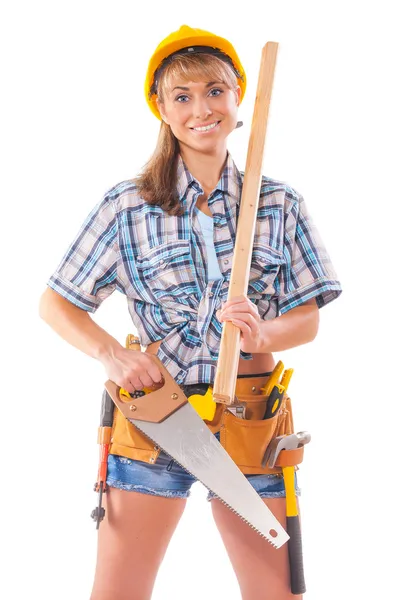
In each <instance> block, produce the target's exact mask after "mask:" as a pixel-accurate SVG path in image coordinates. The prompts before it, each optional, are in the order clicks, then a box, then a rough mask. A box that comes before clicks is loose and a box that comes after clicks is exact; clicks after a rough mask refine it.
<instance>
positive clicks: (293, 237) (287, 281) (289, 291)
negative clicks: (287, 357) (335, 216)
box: [278, 188, 342, 314]
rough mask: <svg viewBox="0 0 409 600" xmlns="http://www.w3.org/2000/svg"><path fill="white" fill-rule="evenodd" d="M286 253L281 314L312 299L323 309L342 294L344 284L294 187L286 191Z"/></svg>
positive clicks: (302, 200) (284, 252) (282, 266)
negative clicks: (342, 284)
mask: <svg viewBox="0 0 409 600" xmlns="http://www.w3.org/2000/svg"><path fill="white" fill-rule="evenodd" d="M283 255H284V261H283V264H282V265H281V267H280V272H279V289H280V291H279V298H278V309H279V313H280V314H283V313H285V312H287V311H288V310H291V309H292V308H295V307H296V306H299V305H300V304H303V303H304V302H306V301H307V300H309V299H311V298H315V300H316V302H317V305H318V308H321V307H323V306H325V304H328V303H329V302H331V301H332V300H335V298H338V296H339V295H340V294H341V292H342V288H341V284H340V282H339V281H338V277H337V274H336V272H335V269H334V267H333V265H332V263H331V259H330V257H329V255H328V252H327V250H326V248H325V246H324V244H323V241H322V239H321V236H320V234H319V232H318V230H317V228H316V226H315V224H314V222H313V220H312V218H311V216H310V215H309V213H308V210H307V206H306V204H305V201H304V198H303V197H302V196H301V195H300V194H298V193H297V192H296V191H295V190H294V189H292V188H288V189H287V192H286V201H285V227H284V243H283Z"/></svg>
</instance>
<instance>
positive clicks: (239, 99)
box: [236, 85, 241, 106]
mask: <svg viewBox="0 0 409 600" xmlns="http://www.w3.org/2000/svg"><path fill="white" fill-rule="evenodd" d="M236 96H237V106H239V104H240V102H241V87H240V86H239V85H238V86H237V87H236Z"/></svg>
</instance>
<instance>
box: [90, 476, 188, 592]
mask: <svg viewBox="0 0 409 600" xmlns="http://www.w3.org/2000/svg"><path fill="white" fill-rule="evenodd" d="M185 504H186V499H185V498H177V497H176V498H175V497H173V498H172V497H171V498H169V497H163V496H154V495H149V494H146V493H145V494H144V493H139V492H135V491H125V490H123V489H116V488H112V487H111V488H108V491H107V493H106V494H104V507H105V518H104V520H103V521H102V523H101V524H100V527H99V534H98V552H97V564H96V571H95V580H94V586H93V590H92V594H91V600H148V599H149V598H150V597H151V594H152V589H153V586H154V583H155V578H156V575H157V572H158V570H159V567H160V564H161V562H162V560H163V557H164V555H165V552H166V549H167V547H168V544H169V542H170V540H171V538H172V535H173V532H174V531H175V528H176V526H177V524H178V522H179V519H180V517H181V516H182V513H183V510H184V508H185Z"/></svg>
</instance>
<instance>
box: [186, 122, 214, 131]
mask: <svg viewBox="0 0 409 600" xmlns="http://www.w3.org/2000/svg"><path fill="white" fill-rule="evenodd" d="M219 123H220V121H214V122H213V123H210V124H209V125H203V126H202V127H191V128H190V129H191V130H192V131H211V130H212V129H214V128H215V127H217V125H218V124H219Z"/></svg>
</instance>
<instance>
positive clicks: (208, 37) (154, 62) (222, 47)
mask: <svg viewBox="0 0 409 600" xmlns="http://www.w3.org/2000/svg"><path fill="white" fill-rule="evenodd" d="M176 52H177V53H178V54H184V53H185V54H190V53H192V54H198V53H207V54H214V55H215V56H217V57H218V58H220V59H222V60H224V61H225V62H227V63H229V64H230V66H231V67H232V69H233V71H234V72H235V73H236V76H237V83H238V85H239V86H240V88H241V100H242V99H243V97H244V93H245V91H246V74H245V72H244V69H243V67H242V64H241V62H240V59H239V57H238V56H237V52H236V51H235V49H234V48H233V46H232V44H231V43H230V42H229V41H227V40H226V39H224V38H222V37H219V36H217V35H215V34H214V33H210V31H204V30H203V29H192V27H189V26H188V25H182V27H181V28H180V29H179V30H178V31H174V32H173V33H171V34H170V35H168V36H167V37H166V38H165V39H164V40H162V41H161V43H160V44H159V46H158V47H157V48H156V50H155V52H154V53H153V56H152V58H151V59H150V61H149V65H148V71H147V73H146V79H145V98H146V101H147V103H148V105H149V108H150V109H151V111H152V112H153V114H154V115H155V117H157V118H158V119H160V118H161V117H160V113H159V111H158V108H157V106H156V101H155V99H156V94H157V81H158V76H159V75H160V71H161V69H162V68H163V67H165V66H166V65H167V64H168V62H166V59H169V58H170V56H171V55H173V54H175V53H176Z"/></svg>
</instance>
